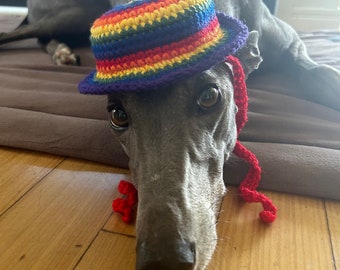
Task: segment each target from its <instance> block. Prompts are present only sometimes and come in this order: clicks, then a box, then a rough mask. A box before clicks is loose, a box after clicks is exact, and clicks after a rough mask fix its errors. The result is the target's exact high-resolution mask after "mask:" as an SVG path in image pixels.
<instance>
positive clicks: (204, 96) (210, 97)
mask: <svg viewBox="0 0 340 270" xmlns="http://www.w3.org/2000/svg"><path fill="white" fill-rule="evenodd" d="M219 100H220V91H219V90H218V88H217V87H209V88H208V89H206V90H204V91H203V92H202V93H201V95H200V97H199V99H198V101H197V103H198V105H199V106H200V107H201V108H202V109H205V110H207V109H209V108H211V107H213V106H214V105H216V104H217V103H218V101H219Z"/></svg>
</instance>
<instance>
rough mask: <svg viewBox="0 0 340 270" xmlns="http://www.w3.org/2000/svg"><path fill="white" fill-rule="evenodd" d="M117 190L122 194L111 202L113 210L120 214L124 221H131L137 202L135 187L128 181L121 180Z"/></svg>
mask: <svg viewBox="0 0 340 270" xmlns="http://www.w3.org/2000/svg"><path fill="white" fill-rule="evenodd" d="M118 191H119V193H120V194H122V195H124V196H123V198H117V199H115V200H113V202H112V209H113V211H115V212H117V213H119V214H121V215H122V216H121V219H122V220H123V221H124V222H126V223H132V222H133V220H134V217H135V206H136V204H137V202H138V193H137V189H136V188H135V186H134V185H133V184H131V183H130V182H128V181H124V180H121V181H120V183H119V185H118Z"/></svg>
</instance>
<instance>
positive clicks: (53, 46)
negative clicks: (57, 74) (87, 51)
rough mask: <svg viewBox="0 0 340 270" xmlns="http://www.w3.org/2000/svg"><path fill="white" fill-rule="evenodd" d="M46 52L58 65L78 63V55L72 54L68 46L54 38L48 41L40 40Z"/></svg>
mask: <svg viewBox="0 0 340 270" xmlns="http://www.w3.org/2000/svg"><path fill="white" fill-rule="evenodd" d="M41 43H42V45H43V46H44V47H45V50H46V51H47V53H48V54H49V55H50V56H51V57H52V60H53V62H54V63H55V64H57V65H58V66H65V65H69V66H70V65H71V66H76V65H78V66H79V65H80V57H79V56H78V55H76V54H74V53H73V52H72V50H71V48H70V47H69V46H67V45H66V44H65V43H62V42H59V41H58V40H56V39H51V40H50V41H48V42H41Z"/></svg>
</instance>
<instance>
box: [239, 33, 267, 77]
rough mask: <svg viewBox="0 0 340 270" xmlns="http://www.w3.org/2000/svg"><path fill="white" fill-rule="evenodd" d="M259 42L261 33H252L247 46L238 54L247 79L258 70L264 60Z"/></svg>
mask: <svg viewBox="0 0 340 270" xmlns="http://www.w3.org/2000/svg"><path fill="white" fill-rule="evenodd" d="M258 40H259V33H258V32H257V31H251V32H250V33H249V36H248V39H247V42H246V45H245V46H244V47H243V48H242V49H240V50H239V51H238V52H237V54H236V57H237V58H239V59H240V62H241V64H242V67H243V70H244V74H245V76H246V78H247V77H248V75H249V74H250V73H252V72H253V71H254V70H255V69H258V67H259V65H260V63H261V62H262V60H263V59H262V57H261V55H260V50H259V46H258Z"/></svg>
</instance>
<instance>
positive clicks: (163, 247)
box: [136, 240, 196, 270]
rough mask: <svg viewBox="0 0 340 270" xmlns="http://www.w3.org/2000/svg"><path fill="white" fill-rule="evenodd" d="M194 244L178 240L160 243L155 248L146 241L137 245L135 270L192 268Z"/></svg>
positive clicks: (193, 263)
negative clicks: (170, 242)
mask: <svg viewBox="0 0 340 270" xmlns="http://www.w3.org/2000/svg"><path fill="white" fill-rule="evenodd" d="M195 255H196V252H195V245H194V244H193V243H190V242H189V241H185V240H179V241H176V243H175V244H167V243H164V242H161V243H160V247H159V248H157V249H154V248H151V247H150V245H148V244H147V243H146V242H142V243H140V244H138V245H137V265H136V269H137V270H193V269H194V267H195V259H196V258H195V257H196V256H195Z"/></svg>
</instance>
